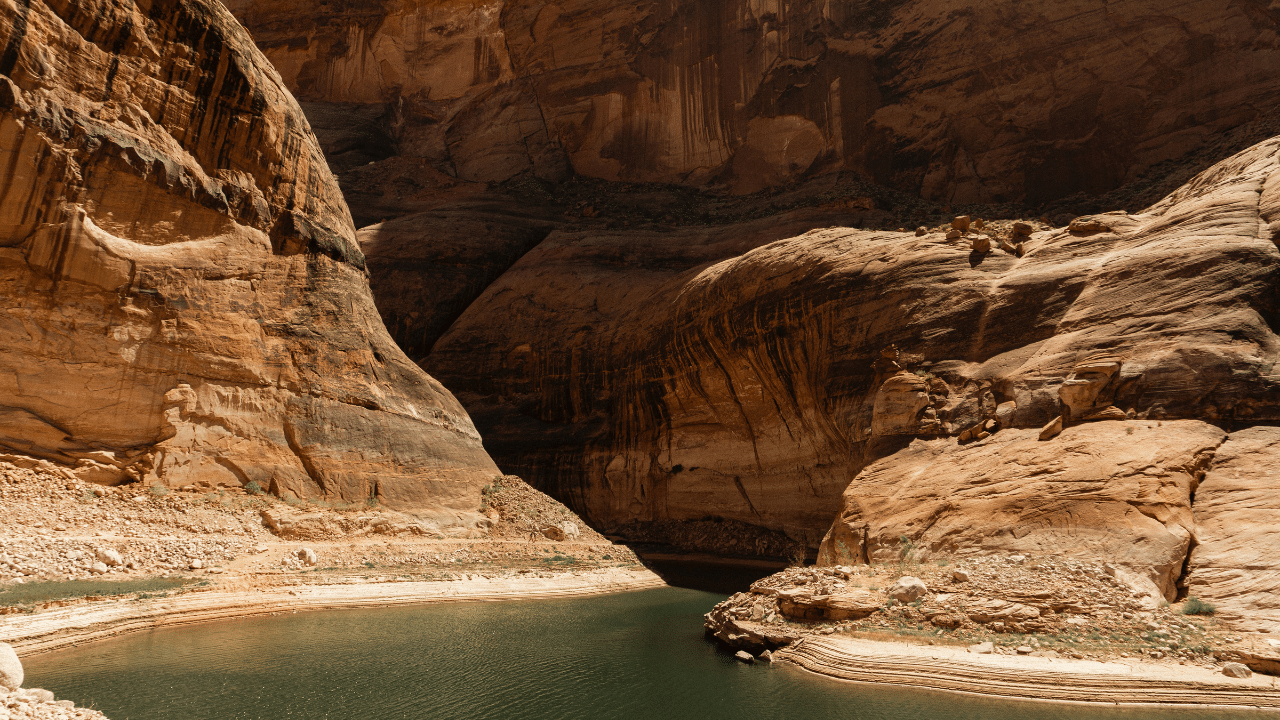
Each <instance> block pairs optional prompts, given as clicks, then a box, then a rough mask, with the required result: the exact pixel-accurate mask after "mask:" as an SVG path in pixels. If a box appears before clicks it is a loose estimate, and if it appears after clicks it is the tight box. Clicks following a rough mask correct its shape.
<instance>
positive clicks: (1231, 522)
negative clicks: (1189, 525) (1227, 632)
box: [1187, 427, 1280, 632]
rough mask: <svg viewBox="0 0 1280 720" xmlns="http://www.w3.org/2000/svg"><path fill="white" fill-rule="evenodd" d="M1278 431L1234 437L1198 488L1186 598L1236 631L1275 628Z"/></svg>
mask: <svg viewBox="0 0 1280 720" xmlns="http://www.w3.org/2000/svg"><path fill="white" fill-rule="evenodd" d="M1277 463H1280V428H1277V427H1253V428H1249V429H1247V430H1241V431H1240V432H1236V433H1232V434H1231V436H1230V437H1229V438H1228V439H1227V441H1226V442H1225V443H1224V444H1223V445H1222V447H1220V448H1218V451H1217V453H1216V454H1215V457H1214V461H1213V467H1212V468H1211V469H1210V470H1209V472H1208V473H1207V474H1206V475H1205V478H1204V481H1203V482H1201V483H1200V485H1199V488H1198V489H1197V490H1196V498H1195V506H1194V514H1195V522H1196V527H1195V529H1196V535H1195V537H1196V541H1197V545H1196V547H1195V548H1194V550H1192V552H1191V558H1190V562H1188V564H1187V594H1188V595H1190V596H1191V597H1195V598H1199V599H1201V600H1204V601H1208V602H1210V603H1211V604H1213V605H1215V606H1216V607H1217V609H1218V612H1219V613H1221V614H1223V615H1225V616H1227V617H1230V618H1231V620H1232V621H1233V622H1234V623H1235V624H1236V625H1237V626H1239V627H1242V628H1245V629H1249V630H1261V631H1264V632H1277V631H1280V560H1278V558H1280V477H1277V476H1276V467H1277Z"/></svg>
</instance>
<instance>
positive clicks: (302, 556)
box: [295, 548, 316, 567]
mask: <svg viewBox="0 0 1280 720" xmlns="http://www.w3.org/2000/svg"><path fill="white" fill-rule="evenodd" d="M295 554H296V555H297V557H298V559H299V560H301V561H302V564H303V565H306V566H307V567H313V566H314V565H315V564H316V551H315V550H312V549H311V548H298V552H297V553H295Z"/></svg>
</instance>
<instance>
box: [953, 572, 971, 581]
mask: <svg viewBox="0 0 1280 720" xmlns="http://www.w3.org/2000/svg"><path fill="white" fill-rule="evenodd" d="M951 579H952V580H954V581H956V582H969V573H967V572H965V571H964V570H953V571H951Z"/></svg>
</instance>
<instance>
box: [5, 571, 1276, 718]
mask: <svg viewBox="0 0 1280 720" xmlns="http://www.w3.org/2000/svg"><path fill="white" fill-rule="evenodd" d="M723 597H724V596H723V595H720V594H714V593H708V592H702V591H698V590H690V589H681V588H662V589H657V590H646V591H642V592H634V593H625V594H621V595H607V596H600V597H592V598H582V599H573V600H530V601H521V602H501V603H458V604H452V605H429V606H423V607H415V608H389V609H385V610H351V611H327V612H308V613H297V614H287V615H281V616H277V617H263V618H253V619H246V620H236V621H228V622H220V623H210V624H205V625H197V626H192V627H186V628H176V629H168V630H157V631H152V632H147V633H140V634H134V635H129V636H124V637H121V638H118V639H114V640H108V641H104V642H101V643H95V644H91V645H87V646H83V647H79V648H71V649H68V650H64V651H60V652H57V653H51V654H47V655H39V656H36V657H32V658H28V659H26V661H25V665H26V669H27V686H28V687H44V688H48V689H50V690H53V691H54V692H55V693H56V694H57V695H58V696H59V697H60V698H68V699H72V700H75V701H76V703H77V704H83V705H91V706H93V707H96V708H98V709H99V710H102V711H103V712H105V713H106V714H107V715H108V716H109V717H111V718H112V720H231V719H233V718H235V719H237V720H249V719H259V718H261V719H264V720H266V719H271V720H275V719H286V718H287V719H296V720H392V719H393V718H394V719H396V720H400V719H402V718H403V719H413V720H420V719H421V720H425V719H428V718H430V719H432V720H435V719H440V720H451V719H454V718H457V719H459V720H461V719H463V718H466V719H468V720H472V719H477V718H483V719H488V718H493V719H495V720H496V719H502V720H561V719H565V720H572V719H578V718H581V719H583V720H605V719H609V718H627V719H630V718H656V719H658V720H678V719H683V718H690V719H694V718H697V719H699V720H701V719H704V718H725V719H726V720H728V719H732V720H750V719H754V718H761V719H765V718H768V719H769V720H781V719H784V718H857V719H863V718H865V719H868V720H870V719H879V718H885V719H892V720H910V719H914V718H922V719H923V718H929V719H931V720H932V719H937V720H965V719H969V718H972V719H973V720H979V719H981V720H1027V719H1031V718H1046V719H1052V718H1062V719H1063V720H1121V719H1123V720H1139V719H1142V720H1146V719H1151V720H1154V719H1156V718H1159V719H1160V720H1184V719H1189V718H1214V719H1223V720H1226V719H1228V718H1245V717H1248V718H1258V717H1261V716H1260V715H1258V714H1256V713H1252V712H1235V713H1225V712H1214V711H1205V710H1171V709H1116V708H1110V707H1084V706H1073V705H1062V704H1038V703H1026V702H1016V701H991V700H986V699H982V698H976V697H969V696H964V695H955V694H947V693H936V692H924V691H914V690H895V689H888V688H882V687H875V686H866V685H857V684H852V683H844V682H840V681H836V680H830V679H827V678H822V677H818V676H814V675H810V674H808V673H805V672H803V671H801V670H799V669H797V668H794V667H790V666H785V665H779V666H769V665H756V666H747V665H743V664H741V663H739V662H737V661H736V660H734V658H733V656H732V655H731V654H729V653H727V652H725V651H723V650H720V649H718V648H717V647H716V646H715V645H713V644H711V643H709V642H707V641H706V640H704V639H703V637H702V617H701V616H702V613H704V612H706V611H708V610H710V609H711V606H712V605H714V604H715V603H716V602H718V601H719V600H721V599H723Z"/></svg>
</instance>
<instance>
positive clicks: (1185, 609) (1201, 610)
mask: <svg viewBox="0 0 1280 720" xmlns="http://www.w3.org/2000/svg"><path fill="white" fill-rule="evenodd" d="M1217 611H1218V608H1217V607H1215V606H1214V605H1213V604H1212V603H1207V602H1205V601H1203V600H1200V599H1197V598H1187V601H1186V602H1185V603H1183V604H1182V614H1183V615H1212V614H1214V613H1216V612H1217Z"/></svg>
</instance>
